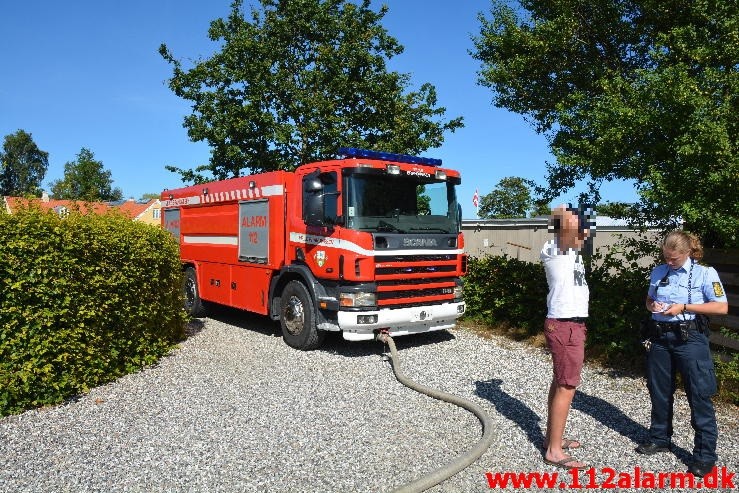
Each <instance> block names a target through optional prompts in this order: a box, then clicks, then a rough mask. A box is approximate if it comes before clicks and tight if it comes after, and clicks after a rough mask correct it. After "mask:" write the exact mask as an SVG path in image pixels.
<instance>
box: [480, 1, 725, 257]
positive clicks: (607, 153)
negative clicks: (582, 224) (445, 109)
mask: <svg viewBox="0 0 739 493" xmlns="http://www.w3.org/2000/svg"><path fill="white" fill-rule="evenodd" d="M520 6H521V9H519V10H515V9H514V8H512V7H510V6H508V5H505V4H503V3H497V2H496V3H494V4H493V6H492V9H491V12H490V18H489V19H488V18H485V17H484V16H483V15H480V17H479V19H480V22H481V30H480V36H479V37H476V38H475V39H474V42H475V48H476V51H475V52H474V53H473V56H474V57H475V58H476V59H478V60H479V61H480V62H481V67H482V68H481V71H480V72H479V76H480V77H479V83H480V84H482V85H484V86H488V87H490V88H491V89H493V90H494V97H493V101H494V104H495V105H496V106H498V107H502V108H507V109H509V110H511V111H514V112H517V113H520V114H522V115H523V116H524V117H525V118H526V119H527V120H528V121H529V122H530V123H532V124H533V126H534V128H535V129H536V130H537V131H538V132H540V133H542V134H545V135H546V136H547V138H548V139H549V141H550V145H551V150H552V153H553V155H554V156H555V158H556V163H553V164H552V163H548V165H547V167H548V182H549V187H548V190H547V193H548V195H549V196H550V197H552V198H553V197H555V196H557V195H559V194H560V193H562V192H563V191H565V190H567V189H569V188H572V187H573V186H574V184H575V182H576V181H578V180H581V179H587V180H588V184H589V186H590V187H589V192H588V195H589V199H590V201H592V202H594V203H597V202H599V201H600V200H599V199H600V196H599V193H598V189H599V187H600V184H601V183H602V182H603V181H610V180H614V179H627V180H634V181H635V182H636V184H637V185H636V186H637V191H638V193H639V195H640V202H639V204H636V205H635V207H634V208H633V211H634V215H635V216H639V218H640V222H641V223H642V224H644V223H645V222H646V221H652V222H659V223H660V224H662V225H664V226H665V227H670V226H675V225H676V224H677V223H678V222H679V219H680V218H682V219H683V220H684V221H685V226H686V228H688V229H691V230H693V231H695V232H698V233H699V234H701V235H702V236H703V238H704V240H707V241H706V242H707V243H708V244H714V245H715V246H720V245H729V244H737V239H736V236H735V235H736V231H737V230H739V139H738V136H739V119H738V118H737V116H736V115H737V114H739V70H737V67H738V66H739V42H736V40H737V39H739V23H737V22H736V19H737V18H739V5H738V4H737V2H736V1H734V0H705V1H697V2H689V1H687V0H685V1H683V0H681V1H676V2H664V1H662V0H601V1H597V2H593V1H592V0H546V1H545V0H521V2H520Z"/></svg>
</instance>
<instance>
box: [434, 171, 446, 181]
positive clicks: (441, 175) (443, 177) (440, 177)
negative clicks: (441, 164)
mask: <svg viewBox="0 0 739 493" xmlns="http://www.w3.org/2000/svg"><path fill="white" fill-rule="evenodd" d="M436 179H437V180H446V171H442V170H440V169H437V170H436Z"/></svg>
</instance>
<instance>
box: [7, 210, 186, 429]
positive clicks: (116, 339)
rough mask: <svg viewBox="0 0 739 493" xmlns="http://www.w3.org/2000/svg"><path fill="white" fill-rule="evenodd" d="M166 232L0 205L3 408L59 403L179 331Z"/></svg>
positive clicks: (175, 265)
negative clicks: (5, 209) (5, 210)
mask: <svg viewBox="0 0 739 493" xmlns="http://www.w3.org/2000/svg"><path fill="white" fill-rule="evenodd" d="M181 276H182V273H181V267H180V263H179V257H178V254H177V247H176V245H175V243H174V241H173V239H172V238H171V236H170V235H169V233H167V232H165V231H162V230H160V229H159V228H155V227H152V226H149V225H146V224H142V223H137V222H133V221H131V220H130V219H128V218H126V217H124V216H122V215H120V214H106V215H94V214H90V215H82V214H79V213H75V212H71V213H70V214H69V215H68V216H66V217H63V218H62V217H59V216H58V215H57V214H54V213H51V212H43V211H40V210H34V209H28V210H24V211H19V212H18V213H16V214H13V215H8V214H0V415H5V414H9V413H16V412H19V411H22V410H23V409H27V408H31V407H35V406H42V405H47V404H55V403H59V402H61V401H63V400H65V399H66V398H68V397H70V396H74V395H77V394H80V393H84V392H87V391H88V390H89V389H90V388H91V387H94V386H96V385H100V384H103V383H106V382H109V381H111V380H114V379H115V378H117V377H120V376H121V375H124V374H126V373H130V372H131V371H134V370H137V369H140V368H141V367H143V366H145V365H147V364H151V363H153V362H155V361H156V360H157V359H158V358H160V357H161V356H162V355H164V354H166V353H167V352H168V351H169V350H170V349H171V347H172V345H173V344H174V343H175V342H176V341H178V340H181V338H182V337H183V332H184V322H185V317H184V313H183V311H182V300H181V298H180V296H181V294H180V293H181V288H180V287H181V282H182V280H181V279H182V278H181Z"/></svg>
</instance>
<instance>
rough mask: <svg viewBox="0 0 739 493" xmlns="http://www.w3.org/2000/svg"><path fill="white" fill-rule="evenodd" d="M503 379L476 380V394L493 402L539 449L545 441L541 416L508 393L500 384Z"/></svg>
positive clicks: (496, 408)
mask: <svg viewBox="0 0 739 493" xmlns="http://www.w3.org/2000/svg"><path fill="white" fill-rule="evenodd" d="M502 383H503V380H501V379H499V378H495V379H493V380H486V381H483V382H480V381H477V382H475V394H477V395H478V396H480V397H482V398H483V399H487V400H489V401H490V402H492V404H493V406H495V410H496V411H498V412H499V413H500V414H502V415H503V416H505V417H506V418H508V419H510V420H511V421H513V422H514V423H516V424H517V425H518V427H519V428H521V430H523V432H524V433H526V438H528V440H529V442H531V443H532V444H533V445H534V447H535V448H536V449H537V450H539V449H541V446H542V444H543V443H544V433H542V431H541V425H540V424H539V423H540V421H541V417H539V415H538V414H536V413H535V412H534V411H533V410H532V409H531V408H530V407H529V406H527V405H526V404H524V403H523V402H522V401H520V400H518V399H516V398H515V397H513V396H512V395H510V394H508V393H507V392H506V391H505V390H503V389H501V388H500V386H501V384H502Z"/></svg>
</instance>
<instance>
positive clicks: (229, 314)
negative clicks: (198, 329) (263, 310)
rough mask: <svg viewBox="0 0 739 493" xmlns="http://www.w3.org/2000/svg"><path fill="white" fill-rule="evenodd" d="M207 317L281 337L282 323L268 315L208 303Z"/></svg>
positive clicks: (259, 332)
mask: <svg viewBox="0 0 739 493" xmlns="http://www.w3.org/2000/svg"><path fill="white" fill-rule="evenodd" d="M207 317H208V318H211V319H213V320H217V321H218V322H222V323H225V324H229V325H233V326H234V327H239V328H241V329H244V330H250V331H253V332H256V333H258V334H263V335H266V336H273V337H281V334H280V324H279V323H278V322H274V321H273V320H271V319H270V318H269V317H268V316H266V315H258V314H256V313H252V312H248V311H245V310H239V309H237V308H231V307H228V306H225V305H219V304H216V303H208V304H207Z"/></svg>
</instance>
